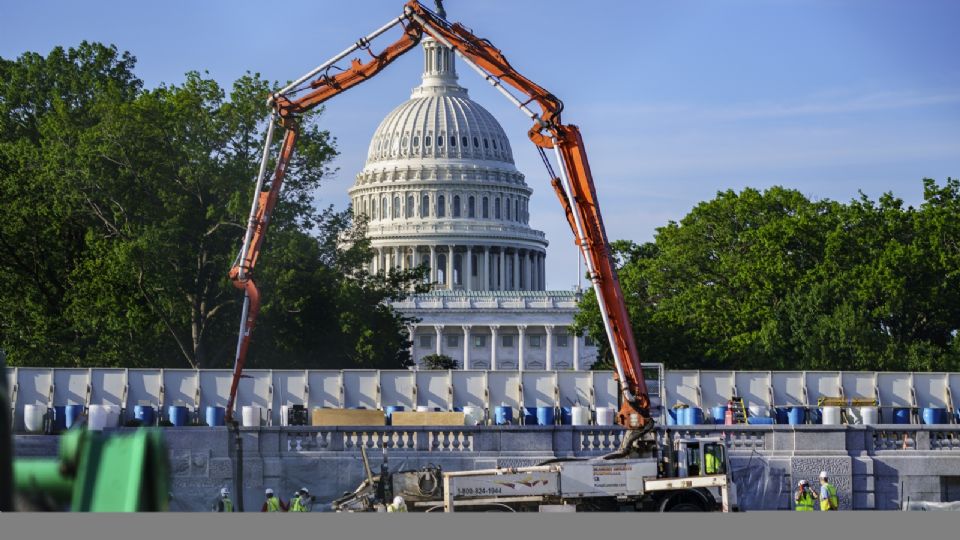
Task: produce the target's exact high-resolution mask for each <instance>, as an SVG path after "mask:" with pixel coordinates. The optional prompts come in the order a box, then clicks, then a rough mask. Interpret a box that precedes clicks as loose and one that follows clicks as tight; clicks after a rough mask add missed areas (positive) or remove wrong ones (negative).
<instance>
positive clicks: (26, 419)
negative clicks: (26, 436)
mask: <svg viewBox="0 0 960 540" xmlns="http://www.w3.org/2000/svg"><path fill="white" fill-rule="evenodd" d="M46 412H47V408H46V407H45V406H43V405H29V404H28V405H24V406H23V427H24V428H26V430H27V432H28V433H39V432H40V431H43V415H44V414H45V413H46Z"/></svg>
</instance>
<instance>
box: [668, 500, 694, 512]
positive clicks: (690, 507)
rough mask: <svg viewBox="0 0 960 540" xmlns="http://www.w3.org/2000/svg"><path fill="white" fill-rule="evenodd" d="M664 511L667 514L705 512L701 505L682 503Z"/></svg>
mask: <svg viewBox="0 0 960 540" xmlns="http://www.w3.org/2000/svg"><path fill="white" fill-rule="evenodd" d="M664 511H665V512H703V508H701V507H700V505H698V504H693V503H688V502H682V503H679V504H675V505H673V506H671V507H670V508H667V509H666V510H664Z"/></svg>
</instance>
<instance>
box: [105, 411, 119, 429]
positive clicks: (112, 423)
mask: <svg viewBox="0 0 960 540" xmlns="http://www.w3.org/2000/svg"><path fill="white" fill-rule="evenodd" d="M101 407H103V410H104V411H106V412H107V423H106V424H104V426H103V427H108V428H114V427H117V426H119V425H120V406H119V405H101Z"/></svg>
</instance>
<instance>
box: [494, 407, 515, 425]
mask: <svg viewBox="0 0 960 540" xmlns="http://www.w3.org/2000/svg"><path fill="white" fill-rule="evenodd" d="M493 418H494V422H496V424H497V425H498V426H503V425H507V424H512V423H513V407H508V406H506V405H500V406H498V407H496V408H495V409H493Z"/></svg>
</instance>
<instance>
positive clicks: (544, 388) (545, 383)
mask: <svg viewBox="0 0 960 540" xmlns="http://www.w3.org/2000/svg"><path fill="white" fill-rule="evenodd" d="M522 382H523V406H524V407H551V406H553V407H555V406H556V405H557V401H558V399H557V398H558V396H559V389H558V388H557V373H556V372H555V371H524V372H523V379H522ZM562 406H564V407H569V405H562Z"/></svg>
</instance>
